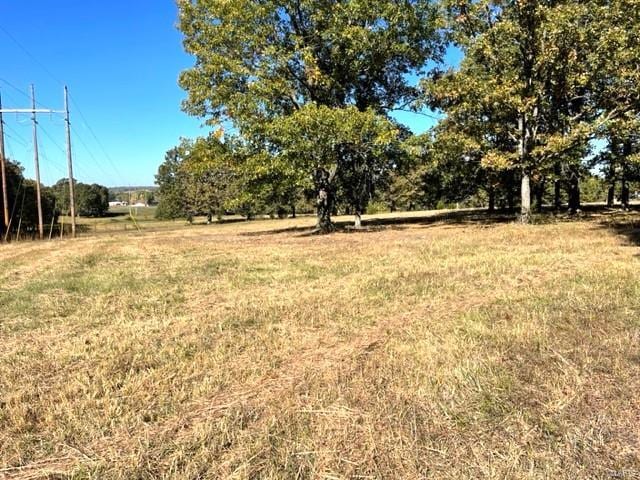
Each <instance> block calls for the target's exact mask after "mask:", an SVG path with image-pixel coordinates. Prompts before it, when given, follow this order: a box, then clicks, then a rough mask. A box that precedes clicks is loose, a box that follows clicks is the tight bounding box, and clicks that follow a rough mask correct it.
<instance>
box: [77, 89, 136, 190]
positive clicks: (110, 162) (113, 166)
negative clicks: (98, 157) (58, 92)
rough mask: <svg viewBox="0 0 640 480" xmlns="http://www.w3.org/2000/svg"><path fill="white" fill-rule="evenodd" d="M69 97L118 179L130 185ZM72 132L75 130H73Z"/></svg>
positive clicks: (78, 107)
mask: <svg viewBox="0 0 640 480" xmlns="http://www.w3.org/2000/svg"><path fill="white" fill-rule="evenodd" d="M69 98H70V99H71V103H73V105H74V106H75V107H76V111H77V112H78V114H79V115H80V118H81V119H82V121H83V122H84V125H85V127H87V130H89V133H91V135H92V136H93V139H94V140H95V142H96V143H97V144H98V147H100V150H102V153H103V154H104V156H105V158H106V159H107V161H108V162H109V164H110V165H111V168H113V171H114V172H115V173H116V175H117V176H118V177H120V180H121V181H123V182H124V185H128V186H130V185H129V184H128V182H127V181H126V180H125V178H124V177H123V176H122V174H121V173H120V171H119V170H118V167H116V165H115V162H114V161H113V160H112V159H111V156H110V155H109V153H108V152H107V150H106V148H104V146H103V145H102V142H101V141H100V139H99V138H98V136H97V135H96V133H95V131H94V130H93V128H91V125H90V124H89V122H88V121H87V118H86V117H85V116H84V114H83V113H82V110H81V109H80V106H79V105H78V103H77V102H76V101H75V99H74V98H73V96H71V95H69ZM74 132H75V130H74ZM76 135H77V132H76Z"/></svg>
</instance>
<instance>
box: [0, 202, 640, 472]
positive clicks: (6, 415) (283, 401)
mask: <svg viewBox="0 0 640 480" xmlns="http://www.w3.org/2000/svg"><path fill="white" fill-rule="evenodd" d="M638 220H640V217H638V216H635V215H620V216H614V217H611V216H594V217H591V218H590V219H587V220H584V221H579V222H569V221H567V222H555V221H551V220H550V221H549V222H548V223H546V224H544V225H533V226H521V225H517V224H513V223H510V222H505V221H504V219H501V218H497V217H496V218H493V219H491V218H487V217H480V218H478V217H477V216H476V215H473V214H466V213H462V214H456V215H449V216H448V218H447V217H446V216H444V217H438V216H433V215H429V216H426V215H424V216H421V215H419V214H413V217H412V218H410V219H407V218H405V219H404V220H403V219H394V218H391V217H389V216H385V217H382V218H381V219H380V218H379V219H378V221H377V222H376V223H377V224H378V225H377V226H375V227H372V228H370V229H369V230H367V231H363V232H357V233H353V232H349V231H342V232H340V233H337V234H334V235H330V236H323V237H315V236H308V235H306V228H307V227H308V226H309V225H311V224H312V223H313V219H312V218H300V219H296V220H279V221H256V222H238V223H228V224H221V225H212V226H194V227H189V228H184V227H182V226H181V225H177V224H168V225H170V226H172V228H167V229H164V230H158V231H155V232H148V231H144V230H143V231H142V232H138V231H137V230H136V231H130V232H129V233H128V234H126V235H124V234H119V235H116V234H109V235H97V236H94V237H83V238H81V239H78V240H76V241H65V242H47V243H31V242H28V243H20V244H13V245H8V246H0V263H1V264H2V266H3V268H2V270H1V271H0V345H2V348H0V478H8V479H14V478H23V479H34V478H56V479H61V478H114V479H115V478H121V479H124V478H180V479H187V478H189V479H196V478H238V479H244V478H247V479H248V478H272V479H275V478H314V479H315V478H326V479H336V478H337V479H343V478H344V479H347V478H411V479H413V478H438V479H439V478H446V479H461V478H487V479H488V478H496V479H497V478H527V479H538V478H540V479H541V478H553V479H575V478H611V476H612V475H617V474H620V472H623V473H624V472H638V471H640V457H639V440H640V439H639V437H638V424H640V400H639V397H638V393H637V392H638V391H639V390H640V356H639V355H638V340H639V339H640V320H639V318H640V271H639V268H638V267H639V263H638V261H639V260H638V258H639V257H638V253H639V250H638V246H637V244H636V239H637V236H636V232H637V230H635V229H634V225H635V224H636V223H637V222H638ZM625 474H626V473H625ZM629 478H633V477H629Z"/></svg>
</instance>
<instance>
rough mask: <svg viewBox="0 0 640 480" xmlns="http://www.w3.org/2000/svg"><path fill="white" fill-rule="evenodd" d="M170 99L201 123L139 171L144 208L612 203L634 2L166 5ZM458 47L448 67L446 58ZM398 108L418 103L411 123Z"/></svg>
mask: <svg viewBox="0 0 640 480" xmlns="http://www.w3.org/2000/svg"><path fill="white" fill-rule="evenodd" d="M178 5H179V28H180V30H181V32H182V33H183V35H184V48H185V50H186V51H187V52H188V53H189V54H191V55H192V56H193V57H194V59H195V64H194V66H193V67H192V68H190V69H188V70H186V71H184V72H183V73H182V74H181V76H180V85H181V86H182V88H184V89H185V91H186V92H187V94H188V97H187V99H186V101H185V102H184V104H183V108H184V110H185V111H186V112H188V113H189V114H192V115H195V116H198V117H200V118H202V119H204V121H205V122H206V123H207V124H208V125H209V126H211V127H212V130H213V133H212V134H211V135H209V137H207V138H199V139H194V140H182V142H181V143H180V145H178V146H177V147H176V148H174V149H172V150H171V151H170V152H168V154H167V157H166V159H165V162H164V163H163V164H162V165H161V166H160V169H159V171H158V175H157V183H158V185H159V193H160V197H161V199H160V205H159V208H158V215H160V216H166V217H171V216H187V217H189V216H193V215H195V214H205V215H207V216H209V218H211V217H212V216H214V215H220V214H221V213H223V212H225V211H228V210H233V211H235V212H245V213H246V214H247V215H248V216H249V215H251V213H255V212H265V211H274V210H276V211H278V210H279V211H281V210H283V209H288V210H289V211H291V212H293V211H295V208H296V207H295V206H296V205H306V207H307V208H308V207H313V208H315V210H316V213H317V217H318V222H317V230H318V231H320V232H329V231H331V230H333V228H334V227H333V223H332V221H331V216H332V215H333V214H334V213H336V212H337V211H343V212H350V213H352V214H354V215H355V222H356V226H358V225H359V221H360V216H361V215H362V213H364V212H365V211H366V209H367V208H368V207H369V206H370V203H371V202H372V201H373V202H384V203H386V204H387V205H389V206H390V208H391V209H393V208H415V207H416V206H419V205H432V204H438V203H443V202H444V203H446V202H455V201H463V200H466V201H468V202H472V203H473V202H475V203H482V204H485V205H488V207H489V209H495V208H497V207H500V206H503V207H505V208H511V209H519V212H520V213H519V218H520V219H521V221H523V222H529V221H530V217H531V213H532V210H533V209H534V208H542V206H543V204H548V205H551V206H552V207H553V208H555V209H558V210H559V209H564V208H566V209H568V211H569V212H570V213H577V212H578V211H579V209H580V206H581V202H582V201H583V199H582V196H583V195H581V194H582V189H584V187H585V185H586V186H588V187H589V188H590V189H593V186H594V184H595V185H596V189H598V190H600V191H605V192H606V199H607V201H608V203H609V204H610V205H612V204H613V202H614V197H616V196H617V197H618V198H619V199H620V201H621V204H622V206H624V207H626V206H628V205H629V201H630V195H631V189H632V184H633V182H637V181H638V180H639V179H640V177H639V174H640V168H639V166H638V165H639V160H640V140H639V137H638V126H639V121H640V118H639V115H638V112H639V107H640V69H638V64H639V63H640V46H639V45H640V44H639V43H638V41H637V40H638V38H640V1H639V0H586V1H584V0H583V1H552V0H549V1H536V0H517V1H515V0H514V1H506V0H440V1H426V0H414V1H412V0H405V1H401V2H398V1H390V0H386V1H384V0H380V1H374V0H371V1H366V2H364V1H359V0H350V1H345V2H325V1H317V0H295V1H287V0H285V1H278V2H275V1H270V0H262V1H260V2H256V1H250V0H232V1H224V2H223V1H203V0H180V1H179V2H178ZM452 51H457V52H460V54H461V56H462V60H461V61H460V64H459V65H458V66H456V67H451V66H448V65H447V64H446V62H445V60H446V54H447V52H452ZM401 110H408V111H412V112H422V113H425V114H435V115H436V116H437V117H438V118H439V120H438V121H437V123H436V124H435V126H434V127H433V128H432V129H430V130H429V131H428V132H426V133H424V134H420V135H415V134H413V133H412V132H411V131H409V130H408V129H407V128H406V127H405V126H403V125H402V124H400V123H399V122H398V121H397V120H395V117H394V113H395V112H397V111H401Z"/></svg>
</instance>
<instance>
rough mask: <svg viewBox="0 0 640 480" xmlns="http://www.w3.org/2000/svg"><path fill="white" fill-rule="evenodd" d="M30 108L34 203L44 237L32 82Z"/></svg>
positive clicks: (34, 95)
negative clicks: (34, 187)
mask: <svg viewBox="0 0 640 480" xmlns="http://www.w3.org/2000/svg"><path fill="white" fill-rule="evenodd" d="M31 109H32V115H33V116H32V117H31V120H32V121H33V161H34V165H35V170H36V171H35V173H36V203H37V206H38V236H39V238H40V240H43V239H44V223H43V221H42V194H41V192H40V159H39V157H38V120H37V119H36V94H35V88H34V87H33V84H32V85H31Z"/></svg>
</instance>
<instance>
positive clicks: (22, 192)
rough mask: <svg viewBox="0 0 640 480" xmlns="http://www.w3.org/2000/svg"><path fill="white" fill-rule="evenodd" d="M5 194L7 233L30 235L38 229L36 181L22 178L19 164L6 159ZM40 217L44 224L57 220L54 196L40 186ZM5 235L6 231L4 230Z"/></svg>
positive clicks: (47, 189)
mask: <svg viewBox="0 0 640 480" xmlns="http://www.w3.org/2000/svg"><path fill="white" fill-rule="evenodd" d="M6 174H7V196H8V202H9V213H10V224H9V232H8V233H9V235H11V234H15V235H17V234H20V235H25V234H26V235H31V236H33V237H35V235H36V233H37V231H38V207H37V197H36V182H35V181H33V180H30V179H26V178H24V175H23V168H22V167H21V166H20V164H18V163H16V162H12V161H10V160H7V162H6ZM40 189H41V202H42V217H43V223H44V224H45V225H50V224H51V223H55V222H57V218H58V212H57V208H56V198H55V196H54V194H53V191H52V189H51V188H47V187H45V186H41V187H40ZM4 234H5V235H6V234H7V232H4Z"/></svg>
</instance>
